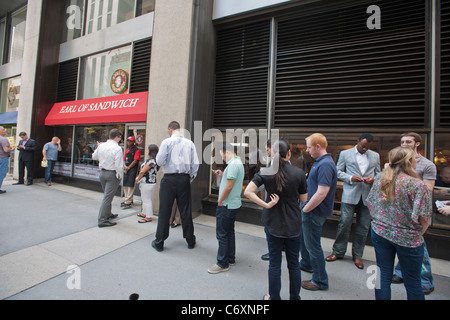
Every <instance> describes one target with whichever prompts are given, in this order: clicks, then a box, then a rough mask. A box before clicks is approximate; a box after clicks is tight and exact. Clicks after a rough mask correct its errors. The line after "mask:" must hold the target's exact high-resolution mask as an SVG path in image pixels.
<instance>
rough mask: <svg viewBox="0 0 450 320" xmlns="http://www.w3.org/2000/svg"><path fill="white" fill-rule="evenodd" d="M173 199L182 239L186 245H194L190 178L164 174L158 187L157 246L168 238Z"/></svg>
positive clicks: (161, 244)
mask: <svg viewBox="0 0 450 320" xmlns="http://www.w3.org/2000/svg"><path fill="white" fill-rule="evenodd" d="M175 199H176V200H177V206H178V209H179V210H180V218H181V226H182V228H183V238H185V239H186V241H187V243H188V244H195V236H194V223H193V221H192V199H191V182H190V177H189V175H188V174H165V175H164V177H163V178H162V179H161V184H160V187H159V215H158V227H157V228H156V239H155V244H156V245H157V246H163V245H164V240H166V239H167V238H168V237H169V227H170V226H169V220H170V216H171V215H172V207H173V203H174V201H175Z"/></svg>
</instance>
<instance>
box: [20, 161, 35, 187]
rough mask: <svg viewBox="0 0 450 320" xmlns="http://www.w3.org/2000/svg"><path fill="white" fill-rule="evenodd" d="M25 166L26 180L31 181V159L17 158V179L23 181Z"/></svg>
mask: <svg viewBox="0 0 450 320" xmlns="http://www.w3.org/2000/svg"><path fill="white" fill-rule="evenodd" d="M25 167H26V168H27V182H29V183H32V182H33V161H23V160H22V159H19V181H18V182H20V183H24V180H23V179H24V176H25Z"/></svg>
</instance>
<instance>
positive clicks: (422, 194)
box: [367, 174, 432, 248]
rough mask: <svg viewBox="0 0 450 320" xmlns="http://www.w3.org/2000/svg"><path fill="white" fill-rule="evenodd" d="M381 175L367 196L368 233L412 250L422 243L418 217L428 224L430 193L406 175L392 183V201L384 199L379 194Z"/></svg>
mask: <svg viewBox="0 0 450 320" xmlns="http://www.w3.org/2000/svg"><path fill="white" fill-rule="evenodd" d="M381 177H382V174H381V175H379V176H378V178H377V179H375V182H374V183H373V186H372V189H371V191H370V193H369V196H368V197H367V204H368V207H369V211H370V215H371V216H372V230H373V231H374V232H375V233H376V234H377V235H379V236H381V237H383V238H385V239H387V240H389V241H391V242H394V243H395V244H397V245H400V246H403V247H410V248H415V247H419V246H421V245H422V243H423V236H422V235H421V231H422V225H421V224H420V222H419V217H420V216H422V217H424V218H425V219H426V220H427V221H430V219H431V214H432V205H431V194H430V191H429V190H428V187H427V186H426V184H425V183H424V182H423V181H422V180H420V179H416V178H413V177H411V176H409V175H406V174H402V175H399V176H398V177H397V179H396V181H395V197H394V202H393V203H392V204H390V203H389V202H387V201H386V200H384V195H383V193H382V192H381V180H380V179H381Z"/></svg>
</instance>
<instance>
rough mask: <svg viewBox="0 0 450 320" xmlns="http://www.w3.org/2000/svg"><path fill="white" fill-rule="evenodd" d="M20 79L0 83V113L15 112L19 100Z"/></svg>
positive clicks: (15, 78)
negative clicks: (0, 84)
mask: <svg viewBox="0 0 450 320" xmlns="http://www.w3.org/2000/svg"><path fill="white" fill-rule="evenodd" d="M20 80H21V77H20V76H19V77H14V78H10V79H5V80H3V81H2V86H1V97H2V98H1V102H0V112H10V111H17V110H18V107H19V99H20Z"/></svg>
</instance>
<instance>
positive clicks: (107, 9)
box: [86, 0, 135, 34]
mask: <svg viewBox="0 0 450 320" xmlns="http://www.w3.org/2000/svg"><path fill="white" fill-rule="evenodd" d="M134 2H135V0H88V3H87V30H86V34H89V33H93V32H96V31H98V30H102V29H105V28H108V27H111V26H112V25H115V24H118V23H121V22H123V21H126V20H129V19H132V18H134Z"/></svg>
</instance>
